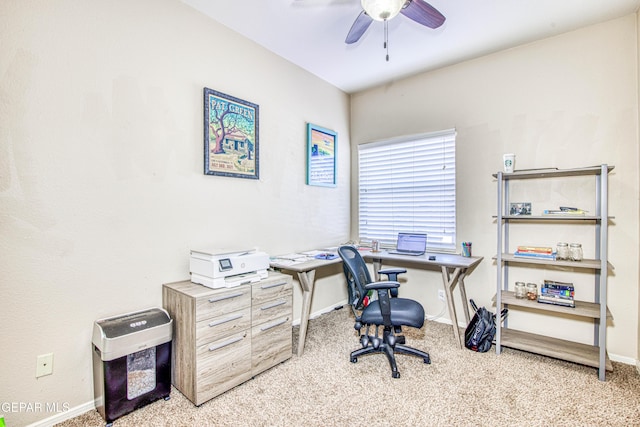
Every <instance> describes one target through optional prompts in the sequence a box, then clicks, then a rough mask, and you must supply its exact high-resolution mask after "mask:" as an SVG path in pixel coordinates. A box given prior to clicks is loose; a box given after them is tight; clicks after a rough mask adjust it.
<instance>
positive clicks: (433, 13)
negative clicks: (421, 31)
mask: <svg viewBox="0 0 640 427" xmlns="http://www.w3.org/2000/svg"><path fill="white" fill-rule="evenodd" d="M361 4H362V9H363V10H362V12H360V15H358V17H357V18H356V20H355V21H354V22H353V25H352V26H351V29H350V30H349V34H347V38H346V39H345V43H347V44H352V43H355V42H357V41H358V40H360V37H362V35H363V34H364V33H365V32H366V31H367V29H368V28H369V26H370V25H371V23H372V22H373V21H374V20H376V21H384V22H385V25H386V21H388V20H390V19H393V18H395V17H396V16H397V15H398V14H399V13H401V14H403V15H404V16H406V17H407V18H409V19H411V20H413V21H415V22H417V23H418V24H421V25H424V26H425V27H429V28H438V27H439V26H441V25H442V24H443V23H444V21H445V19H446V18H445V17H444V15H443V14H441V13H440V12H439V11H438V10H437V9H436V8H435V7H433V6H431V5H430V4H429V3H427V2H425V1H424V0H361ZM385 33H386V28H385ZM385 44H386V34H385Z"/></svg>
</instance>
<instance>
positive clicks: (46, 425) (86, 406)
mask: <svg viewBox="0 0 640 427" xmlns="http://www.w3.org/2000/svg"><path fill="white" fill-rule="evenodd" d="M91 410H93V411H95V410H96V405H95V404H94V402H93V400H91V401H90V402H87V403H83V404H82V405H79V406H76V407H74V408H71V409H69V410H68V411H64V412H60V413H59V414H55V415H52V416H50V417H49V418H45V419H44V420H40V421H37V422H35V423H33V424H29V425H28V427H53V426H54V425H56V424H59V423H61V422H63V421H67V420H70V419H71V418H75V417H77V416H79V415H82V414H84V413H85V412H89V411H91Z"/></svg>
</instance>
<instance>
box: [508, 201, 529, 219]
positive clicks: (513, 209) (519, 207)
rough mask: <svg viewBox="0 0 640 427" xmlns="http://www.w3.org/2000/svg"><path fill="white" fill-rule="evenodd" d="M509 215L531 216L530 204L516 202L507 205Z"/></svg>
mask: <svg viewBox="0 0 640 427" xmlns="http://www.w3.org/2000/svg"><path fill="white" fill-rule="evenodd" d="M509 215H511V216H517V215H531V203H529V202H516V203H509Z"/></svg>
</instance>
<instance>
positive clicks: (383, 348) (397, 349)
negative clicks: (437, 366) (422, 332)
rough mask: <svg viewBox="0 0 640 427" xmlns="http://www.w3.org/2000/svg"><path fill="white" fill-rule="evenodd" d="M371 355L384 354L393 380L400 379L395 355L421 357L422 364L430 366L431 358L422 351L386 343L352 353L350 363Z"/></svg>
mask: <svg viewBox="0 0 640 427" xmlns="http://www.w3.org/2000/svg"><path fill="white" fill-rule="evenodd" d="M403 338H404V337H403ZM373 353H384V354H385V355H386V356H387V360H388V361H389V365H390V366H391V376H392V377H393V378H400V372H398V366H397V365H396V358H395V354H396V353H400V354H408V355H411V356H417V357H421V358H422V360H423V361H424V363H426V364H431V357H430V356H429V353H425V352H424V351H422V350H418V349H416V348H413V347H407V346H405V345H402V344H396V345H395V346H393V347H392V346H390V345H389V344H387V343H381V344H380V345H379V346H378V347H377V348H375V347H373V346H372V345H369V346H367V347H364V348H360V349H358V350H355V351H352V352H351V363H356V362H357V361H358V357H359V356H364V355H367V354H373Z"/></svg>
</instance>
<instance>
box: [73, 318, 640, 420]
mask: <svg viewBox="0 0 640 427" xmlns="http://www.w3.org/2000/svg"><path fill="white" fill-rule="evenodd" d="M293 338H294V347H295V343H296V342H297V328H294V333H293ZM407 344H409V345H412V346H414V347H418V348H421V349H424V350H426V351H428V352H429V353H430V355H431V360H432V363H431V365H426V364H424V363H423V362H422V360H421V359H419V358H414V357H411V356H404V355H398V356H397V359H398V369H399V370H400V374H401V378H399V379H393V378H391V371H390V369H389V365H388V363H387V360H386V358H385V357H384V356H383V355H382V354H377V355H371V356H365V357H361V358H359V360H358V363H351V362H350V361H349V353H350V352H351V351H352V350H354V349H355V348H357V346H358V340H357V336H356V333H355V331H354V329H353V317H352V314H351V311H350V310H349V309H348V308H344V309H341V310H337V311H334V312H331V313H329V314H326V315H323V316H321V317H319V318H317V319H313V320H311V321H310V323H309V330H308V334H307V343H306V347H305V352H304V354H303V355H302V356H301V357H297V356H295V355H294V356H293V357H292V358H291V359H290V360H289V361H287V362H285V363H283V364H280V365H278V366H276V367H274V368H272V369H270V370H269V371H267V372H265V373H263V374H261V375H258V376H257V377H255V378H253V379H252V380H250V381H248V382H246V383H244V384H242V385H240V386H238V387H236V388H234V389H232V390H230V391H228V392H227V393H224V394H223V395H221V396H219V397H217V398H215V399H213V400H211V401H209V402H207V403H204V404H203V405H201V406H200V407H196V406H194V405H193V404H192V403H191V402H189V401H188V400H187V399H186V398H185V397H184V396H182V395H181V394H180V392H179V391H177V390H176V389H173V390H172V394H171V399H170V400H168V401H164V400H161V401H157V402H155V403H152V404H150V405H147V406H145V407H143V408H141V409H138V410H137V411H134V412H133V413H131V414H128V415H125V416H123V417H121V418H119V419H117V420H116V421H115V423H114V426H115V427H129V426H132V427H133V426H136V427H137V426H389V425H396V426H633V425H638V426H640V376H639V375H638V374H637V372H636V370H635V368H634V367H633V366H629V365H623V364H620V363H614V364H613V365H614V371H613V372H608V373H607V380H606V381H605V382H601V381H599V380H598V375H597V370H596V369H594V368H590V367H584V366H580V365H576V364H572V363H568V362H562V361H557V360H553V359H549V358H545V357H541V356H536V355H532V354H529V353H524V352H519V351H515V350H509V349H506V350H505V351H504V352H503V353H502V354H501V355H496V354H495V351H494V350H493V349H492V350H491V351H490V352H488V353H474V352H472V351H470V350H467V349H460V348H458V347H457V346H456V345H455V341H454V337H453V333H452V330H451V326H448V325H444V324H439V323H435V322H427V323H426V324H425V326H424V327H423V329H422V330H420V331H415V330H413V331H412V332H408V333H407ZM294 354H295V349H294ZM61 425H62V426H68V427H72V426H100V425H104V421H103V420H102V418H101V417H100V415H99V414H98V413H97V411H95V410H93V411H90V412H87V413H85V414H83V415H81V416H79V417H76V418H74V419H72V420H69V421H67V422H65V423H63V424H61Z"/></svg>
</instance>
